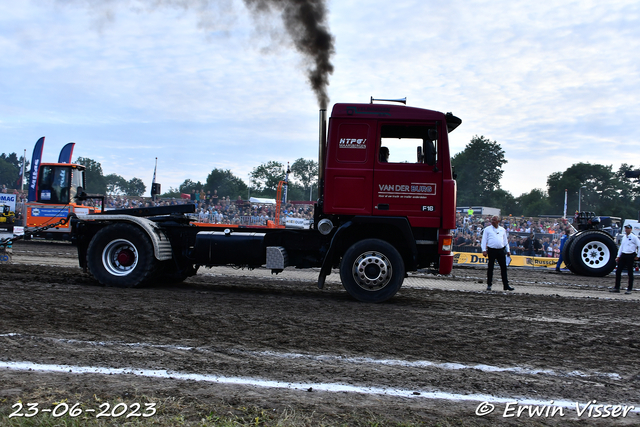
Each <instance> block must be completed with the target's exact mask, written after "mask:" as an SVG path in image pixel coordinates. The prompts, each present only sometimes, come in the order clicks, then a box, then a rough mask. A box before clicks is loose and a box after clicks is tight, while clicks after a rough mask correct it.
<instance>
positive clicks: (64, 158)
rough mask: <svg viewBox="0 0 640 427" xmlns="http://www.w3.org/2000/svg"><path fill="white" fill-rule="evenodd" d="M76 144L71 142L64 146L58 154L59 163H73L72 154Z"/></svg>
mask: <svg viewBox="0 0 640 427" xmlns="http://www.w3.org/2000/svg"><path fill="white" fill-rule="evenodd" d="M75 145H76V143H75V142H70V143H68V144H67V145H65V146H64V147H62V150H60V155H59V156H58V163H71V155H72V154H73V147H74V146H75Z"/></svg>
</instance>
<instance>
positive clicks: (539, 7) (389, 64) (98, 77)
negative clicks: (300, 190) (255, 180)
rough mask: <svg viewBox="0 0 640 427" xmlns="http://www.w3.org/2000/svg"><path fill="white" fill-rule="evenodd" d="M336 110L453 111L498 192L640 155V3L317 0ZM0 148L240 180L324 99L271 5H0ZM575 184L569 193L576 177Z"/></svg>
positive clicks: (128, 171) (458, 146)
mask: <svg viewBox="0 0 640 427" xmlns="http://www.w3.org/2000/svg"><path fill="white" fill-rule="evenodd" d="M326 8H327V20H326V25H327V29H328V30H329V32H330V33H331V34H332V35H333V37H334V53H333V55H332V56H331V58H330V60H331V63H332V65H333V68H334V71H333V73H332V74H331V75H330V76H329V86H328V92H327V94H328V96H329V98H330V102H329V110H330V109H331V106H332V105H333V104H334V103H338V102H363V103H366V102H369V99H370V97H371V96H373V97H374V98H394V99H395V98H403V97H406V98H407V105H410V106H414V107H421V108H427V109H431V110H437V111H442V112H452V113H453V114H454V115H456V116H458V117H460V118H461V119H462V125H461V126H460V127H459V128H458V129H456V130H455V131H454V132H452V133H451V134H449V138H450V145H451V152H452V154H455V153H458V152H460V151H462V150H463V149H464V148H465V146H466V145H467V144H468V143H469V142H470V141H471V139H472V138H473V137H474V136H475V135H482V136H485V137H486V138H489V139H490V140H493V141H496V142H498V143H499V144H500V145H501V147H502V149H503V150H504V152H505V158H506V160H507V161H508V163H507V164H505V165H504V167H503V169H504V175H503V177H502V180H501V188H503V189H505V190H507V191H509V192H510V193H511V194H513V195H514V196H516V197H517V196H519V195H521V194H523V193H527V192H529V191H531V190H532V189H534V188H540V189H543V190H546V180H547V177H548V176H549V175H550V174H551V173H553V172H562V171H564V170H566V169H567V168H568V167H570V166H571V165H572V164H575V163H578V162H588V163H597V164H603V165H612V167H613V169H614V170H617V169H618V168H619V167H620V164H621V163H627V164H630V165H634V166H635V167H636V168H638V167H640V151H638V150H637V146H638V141H639V140H640V126H638V123H639V122H640V53H639V52H640V2H638V1H637V0H615V1H612V2H600V1H595V0H593V1H592V0H580V1H570V0H556V1H554V2H531V1H517V0H516V1H513V0H510V1H505V0H493V1H474V0H450V1H448V2H440V1H430V0H395V1H393V2H390V1H388V0H367V1H355V0H353V1H352V0H326ZM0 58H2V60H1V61H0V152H4V153H10V152H16V153H17V154H18V156H20V155H22V154H23V152H24V150H25V149H26V151H27V158H28V159H29V158H30V157H31V154H32V151H33V146H34V144H35V142H36V141H37V140H38V138H40V137H41V136H45V145H44V154H43V161H45V162H47V161H49V162H54V161H56V160H57V156H58V153H59V151H60V149H61V148H62V147H63V146H64V145H65V144H66V143H68V142H75V143H76V146H75V150H74V153H73V159H74V160H75V159H76V158H77V157H79V156H81V157H88V158H91V159H93V160H95V161H98V162H100V163H101V165H102V169H103V172H104V174H105V175H107V174H110V173H115V174H118V175H121V176H123V177H124V178H126V179H127V180H129V179H131V178H133V177H138V178H141V179H142V180H143V181H144V182H145V184H146V185H147V193H148V191H149V190H150V184H151V181H152V178H153V171H154V165H155V159H156V158H157V165H158V166H157V182H159V183H161V184H162V190H163V191H167V190H169V188H170V187H173V188H177V187H178V186H179V185H180V184H181V183H182V182H184V181H185V180H186V179H191V180H192V181H201V182H203V183H204V182H205V180H206V179H207V176H208V175H209V173H210V172H211V170H213V169H214V168H218V169H225V170H226V169H230V170H231V171H232V172H233V173H234V174H235V175H236V176H238V177H240V178H242V179H243V180H245V182H247V183H249V173H250V172H251V171H252V170H253V168H255V167H257V166H259V165H260V164H262V163H266V162H268V161H271V160H275V161H279V162H281V163H283V164H286V163H287V162H290V163H293V162H294V161H295V160H296V159H298V158H306V159H314V160H317V155H318V110H319V106H318V100H317V98H316V95H315V94H314V92H313V91H312V90H311V88H310V85H309V82H308V79H307V71H306V70H307V67H308V66H307V65H306V63H305V59H304V57H303V56H302V55H301V54H300V53H299V52H298V51H297V50H296V48H295V46H294V45H293V43H292V41H291V39H290V38H289V36H288V34H287V33H286V31H285V30H284V27H283V24H282V19H281V16H280V14H279V13H278V12H277V11H273V12H272V13H265V14H263V15H260V17H259V18H255V16H254V15H252V14H251V13H249V11H248V10H247V7H246V6H245V3H244V2H243V1H242V0H103V1H91V0H64V1H63V0H21V1H19V2H8V1H5V2H1V3H0ZM576 191H577V189H576Z"/></svg>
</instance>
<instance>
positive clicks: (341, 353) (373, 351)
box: [0, 242, 640, 425]
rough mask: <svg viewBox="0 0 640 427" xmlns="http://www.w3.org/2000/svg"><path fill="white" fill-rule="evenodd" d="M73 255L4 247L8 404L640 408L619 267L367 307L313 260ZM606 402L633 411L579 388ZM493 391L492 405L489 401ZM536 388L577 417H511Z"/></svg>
mask: <svg viewBox="0 0 640 427" xmlns="http://www.w3.org/2000/svg"><path fill="white" fill-rule="evenodd" d="M74 257H75V252H74V248H73V247H72V246H70V245H62V244H41V243H33V242H28V243H18V244H16V245H15V246H14V255H13V260H12V262H11V263H7V262H3V263H0V274H1V277H2V279H1V284H0V313H1V314H2V317H1V318H0V366H1V367H2V368H0V400H2V399H5V400H4V405H5V406H2V411H3V412H2V415H5V416H6V415H7V413H6V412H7V411H9V412H10V411H12V410H11V409H9V406H10V405H12V404H14V403H15V402H17V401H18V399H19V398H20V397H21V396H25V395H30V396H42V401H43V404H44V401H45V400H46V399H48V398H52V399H53V396H54V395H55V397H56V398H58V399H64V398H67V399H69V400H70V401H71V400H73V401H80V402H82V403H83V404H84V405H85V406H86V407H89V406H90V405H91V403H92V402H95V401H94V400H93V399H94V397H92V396H94V395H95V398H100V399H101V401H104V400H109V399H115V398H129V399H136V398H138V397H139V396H145V398H148V399H150V400H153V399H156V400H158V401H166V400H167V399H174V400H175V399H179V400H180V402H182V404H183V405H184V408H182V407H181V408H182V409H181V410H183V411H184V416H185V417H186V419H187V420H188V421H194V420H195V421H199V420H200V419H201V418H202V415H201V414H199V413H198V411H197V410H196V409H194V408H195V407H201V406H202V405H204V407H209V408H214V407H216V408H218V407H230V408H238V407H247V406H257V407H259V408H265V409H268V410H275V411H276V412H281V411H283V410H285V409H286V408H289V410H292V411H294V413H296V414H298V415H299V416H303V417H309V418H308V419H309V420H310V421H309V423H311V424H315V423H316V422H320V421H322V422H324V423H326V424H329V425H333V424H336V423H340V422H348V420H349V419H351V418H348V417H347V415H345V414H364V415H362V416H363V417H365V418H366V417H367V416H369V415H371V416H376V417H382V418H383V419H386V420H390V422H391V421H398V422H400V421H403V422H416V423H427V424H431V423H433V422H435V421H436V420H438V421H440V422H446V421H447V420H449V421H451V420H454V421H455V422H461V423H463V424H464V425H492V424H496V423H500V424H502V423H510V424H513V425H541V424H542V425H545V424H550V425H556V424H557V425H560V424H562V425H567V424H568V423H569V424H571V423H573V422H575V423H576V425H578V423H580V424H581V425H584V423H585V422H586V423H588V424H592V425H611V424H612V423H613V424H616V425H619V424H620V425H622V424H640V415H639V414H640V412H639V410H640V393H639V391H640V375H639V372H640V369H639V368H638V366H639V364H640V338H639V336H638V318H639V316H638V315H639V314H640V310H639V308H640V307H639V304H640V303H639V296H638V292H634V295H612V294H610V293H609V292H607V286H611V285H612V284H613V278H612V277H607V278H602V279H595V278H581V277H577V276H573V275H571V274H562V275H556V274H554V273H550V272H546V271H545V272H538V271H532V270H516V269H510V271H509V273H510V279H511V283H512V284H513V286H515V287H516V291H515V293H512V294H511V293H510V294H506V293H503V292H485V291H484V286H485V285H484V284H482V283H479V282H480V281H482V280H483V279H484V274H485V272H484V271H483V270H482V269H479V270H474V269H468V268H465V269H462V268H458V269H456V270H455V271H454V277H451V278H437V277H432V276H429V277H412V278H410V279H409V280H407V286H405V287H403V289H401V291H400V292H399V293H398V295H397V296H396V297H394V298H393V299H392V300H391V301H390V302H388V303H385V304H379V305H370V304H363V303H359V302H356V301H354V300H352V299H351V298H350V297H349V296H348V295H347V293H346V292H345V291H344V290H343V289H342V287H341V286H340V285H338V284H337V283H336V282H335V280H334V281H329V283H328V286H327V288H326V289H324V290H318V289H317V288H316V287H315V283H314V282H313V274H307V275H306V276H305V275H303V276H297V275H296V274H295V273H292V274H289V275H288V274H287V272H285V273H283V275H281V276H277V277H276V276H273V277H269V276H268V275H265V274H263V273H260V272H257V274H256V272H254V273H249V272H247V274H244V273H243V272H240V274H237V272H235V271H234V270H231V269H212V270H203V271H202V272H201V273H199V274H198V275H197V276H195V277H193V278H190V279H188V280H187V281H186V282H185V283H184V284H182V285H181V286H179V287H160V286H152V287H148V288H144V289H116V288H105V287H101V286H98V285H97V284H96V282H95V281H93V279H92V278H91V277H90V276H88V275H86V274H84V273H83V272H82V271H81V270H80V269H78V268H77V267H76V265H77V262H76V261H75V258H74ZM229 273H234V275H230V274H229ZM252 274H253V275H252ZM330 277H331V276H330ZM334 279H335V278H334ZM497 284H498V285H499V282H498V283H497ZM494 288H498V289H499V288H500V286H494ZM452 289H453V290H452ZM19 363H27V364H24V365H19ZM59 365H64V367H63V368H58V366H59ZM22 368H25V369H26V368H31V370H30V371H29V370H23V369H22ZM83 368H89V371H91V372H99V373H80V372H83V371H82V369H83ZM55 369H59V370H60V371H61V372H48V371H51V370H55ZM98 369H101V370H100V371H98ZM108 369H122V370H124V371H125V372H127V373H121V371H108ZM45 371H46V372H45ZM109 373H111V375H109ZM163 376H166V377H171V378H164V377H163ZM267 382H268V383H267ZM34 393H35V394H34ZM552 400H553V403H551V401H552ZM593 400H597V404H600V403H604V404H612V405H627V406H630V405H631V406H634V407H635V409H634V410H632V411H631V412H629V413H628V414H627V416H626V417H622V416H619V417H616V418H615V419H614V418H612V417H609V418H604V419H603V418H596V417H594V416H593V415H594V414H595V412H593V411H592V412H591V415H592V416H591V417H589V416H588V410H587V411H585V412H584V413H583V414H582V415H581V416H578V413H577V410H576V404H578V405H580V406H579V409H582V408H583V407H584V406H585V405H587V404H588V403H589V402H590V401H593ZM483 401H488V402H489V403H490V404H491V405H494V408H495V409H494V411H493V412H492V413H491V414H489V415H486V416H482V417H480V416H478V415H476V411H480V410H481V409H482V408H480V406H479V405H480V403H481V402H483ZM507 402H518V403H517V404H507ZM526 404H528V405H530V406H531V408H539V409H540V408H543V405H545V404H546V405H552V406H553V407H561V408H563V410H562V412H563V413H564V416H562V417H561V416H560V412H558V411H556V415H555V416H553V417H544V416H540V415H538V416H533V417H529V416H528V412H526V411H527V410H528V409H526V408H525V409H524V411H525V412H523V413H522V414H521V415H520V416H519V417H516V416H514V417H505V416H504V415H510V414H515V413H516V411H517V408H518V407H522V405H526ZM7 405H9V406H7ZM199 405H200V406H199ZM479 408H480V409H479ZM531 408H529V409H531ZM622 409H623V408H621V410H622ZM512 410H513V412H511V411H512ZM360 419H361V418H360Z"/></svg>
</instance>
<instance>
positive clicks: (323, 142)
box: [318, 109, 327, 198]
mask: <svg viewBox="0 0 640 427" xmlns="http://www.w3.org/2000/svg"><path fill="white" fill-rule="evenodd" d="M319 127H320V129H319V134H320V142H319V147H318V198H320V197H322V188H323V187H324V155H325V150H326V149H327V110H326V109H321V110H320V123H319Z"/></svg>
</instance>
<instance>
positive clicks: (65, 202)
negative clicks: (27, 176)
mask: <svg viewBox="0 0 640 427" xmlns="http://www.w3.org/2000/svg"><path fill="white" fill-rule="evenodd" d="M84 172H85V167H84V166H83V165H79V164H69V163H42V164H40V167H39V169H38V179H37V181H36V200H35V201H30V202H27V203H26V205H25V211H26V224H25V232H29V231H33V230H36V229H38V228H41V227H45V226H47V225H49V224H53V223H55V222H57V221H59V220H61V219H63V218H66V217H67V216H68V215H69V213H80V214H88V213H93V212H94V211H95V208H94V207H92V206H85V205H82V204H78V203H76V196H77V195H78V194H79V193H81V192H82V191H83V188H85V174H84ZM70 231H71V228H70V225H69V224H65V225H58V226H56V227H52V228H50V229H47V230H43V231H42V232H36V233H35V235H36V236H41V237H47V238H58V239H68V238H69V236H70V234H69V233H70Z"/></svg>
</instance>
